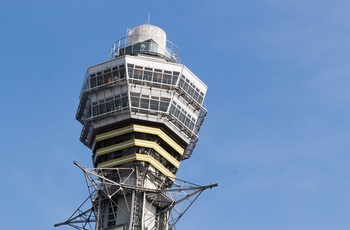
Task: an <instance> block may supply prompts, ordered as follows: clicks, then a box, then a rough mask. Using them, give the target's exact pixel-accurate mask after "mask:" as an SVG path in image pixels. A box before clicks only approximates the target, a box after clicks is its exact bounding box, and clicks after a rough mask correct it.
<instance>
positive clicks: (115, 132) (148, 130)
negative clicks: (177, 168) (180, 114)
mask: <svg viewBox="0 0 350 230" xmlns="http://www.w3.org/2000/svg"><path fill="white" fill-rule="evenodd" d="M131 132H142V133H148V134H154V135H157V136H159V137H160V138H162V139H163V140H164V141H165V142H166V143H168V144H169V145H170V146H171V147H172V148H173V149H175V151H177V152H178V153H179V154H181V155H183V153H184V151H185V150H184V149H183V148H182V147H181V146H180V145H179V144H177V143H176V142H175V141H173V140H172V139H171V138H170V137H169V136H168V135H167V134H166V133H164V132H163V131H162V130H161V129H159V128H153V127H148V126H142V125H129V126H125V127H123V128H120V129H116V130H112V131H109V132H106V133H102V134H99V135H96V138H95V142H99V141H102V140H106V139H109V138H112V137H116V136H120V135H123V134H126V133H131Z"/></svg>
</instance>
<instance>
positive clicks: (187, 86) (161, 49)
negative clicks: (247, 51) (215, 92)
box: [56, 24, 217, 230]
mask: <svg viewBox="0 0 350 230" xmlns="http://www.w3.org/2000/svg"><path fill="white" fill-rule="evenodd" d="M110 55H111V59H110V60H108V61H106V62H103V63H100V64H97V65H94V66H91V67H89V68H88V70H87V73H86V77H85V80H84V83H83V88H82V91H81V95H80V103H79V107H78V110H77V114H76V119H77V120H78V121H79V122H80V123H81V124H82V125H83V129H82V132H81V136H80V141H81V142H82V143H84V144H85V145H86V146H87V147H89V148H90V149H91V151H92V162H93V169H86V168H84V167H82V166H80V165H79V164H78V163H76V164H77V165H78V166H79V167H80V168H81V169H82V170H83V171H84V173H85V177H86V180H87V182H88V188H89V192H90V194H89V197H88V198H89V199H87V200H90V201H91V204H92V205H91V208H89V209H88V210H86V211H82V210H81V208H80V207H79V208H78V210H77V211H76V212H75V213H74V214H73V215H72V216H71V217H70V218H69V219H68V220H67V221H65V222H62V223H60V224H57V225H56V226H59V225H62V224H65V225H71V226H72V227H75V228H76V229H89V228H88V227H90V228H91V229H92V228H94V229H96V230H107V229H113V230H168V229H169V230H170V229H175V223H176V222H177V220H178V219H179V218H180V217H181V216H182V214H183V213H184V212H185V211H186V210H187V209H188V207H189V206H190V205H189V206H188V207H187V208H185V210H184V211H177V210H178V209H177V208H176V205H178V204H179V203H180V202H184V201H190V203H191V204H192V202H193V201H194V200H195V199H194V200H190V198H191V197H192V196H193V197H195V198H197V196H198V195H199V194H200V193H201V192H202V191H203V190H205V189H207V188H212V187H215V186H216V185H217V184H214V185H208V186H197V185H194V184H190V183H185V181H183V180H180V182H179V180H177V179H176V173H177V171H178V169H179V166H180V162H181V161H183V160H185V159H188V158H189V157H190V156H191V155H192V153H193V150H194V148H195V146H196V143H197V141H198V136H197V134H198V131H199V129H200V127H201V125H202V123H203V121H204V118H205V116H206V114H207V111H206V109H205V108H204V107H203V100H204V97H205V94H206V91H207V86H206V85H205V84H204V83H203V82H202V81H201V80H200V79H199V78H198V77H197V76H196V75H195V74H194V73H192V72H191V71H190V70H189V69H188V68H187V67H186V66H185V65H183V64H181V62H180V54H179V50H178V49H177V47H176V46H175V45H174V44H173V43H171V42H169V41H168V40H167V39H166V34H165V32H164V31H163V30H162V29H161V28H159V27H156V26H154V25H150V24H143V25H140V26H136V27H134V28H132V29H130V30H128V32H127V37H125V38H123V39H120V40H119V41H117V42H116V43H115V44H113V46H112V48H111V54H110ZM175 208H176V210H175ZM174 211H176V212H175V214H177V216H176V215H175V216H174V215H173V214H172V212H174ZM91 223H93V224H92V225H91Z"/></svg>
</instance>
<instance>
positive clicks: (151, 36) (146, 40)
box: [110, 24, 181, 63]
mask: <svg viewBox="0 0 350 230" xmlns="http://www.w3.org/2000/svg"><path fill="white" fill-rule="evenodd" d="M127 34H128V36H126V37H124V38H121V39H119V40H118V41H116V42H115V43H114V44H113V46H112V48H111V54H110V56H111V59H114V58H118V57H120V56H123V55H126V54H128V55H139V54H145V55H151V56H157V57H160V58H163V59H165V60H166V61H167V62H172V63H181V57H180V50H179V49H178V48H177V46H176V45H175V44H174V43H172V42H171V41H169V40H167V39H166V34H165V32H164V31H163V30H162V29H161V28H159V27H157V26H153V25H149V24H144V25H140V26H137V27H134V28H132V29H130V30H128V33H127Z"/></svg>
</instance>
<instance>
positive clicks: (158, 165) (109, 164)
mask: <svg viewBox="0 0 350 230" xmlns="http://www.w3.org/2000/svg"><path fill="white" fill-rule="evenodd" d="M133 161H144V162H148V163H150V164H151V165H153V166H154V167H155V168H156V169H158V170H159V171H160V172H161V173H163V174H164V175H165V176H168V177H170V179H171V180H174V179H175V175H174V174H173V173H172V172H170V171H169V170H168V169H167V168H165V167H164V166H163V165H162V164H161V163H159V162H158V161H157V160H156V159H154V158H153V157H152V156H149V155H143V154H131V155H128V156H125V157H120V158H117V159H113V160H110V161H105V162H103V163H100V164H98V165H97V167H98V168H110V167H113V166H118V165H122V164H126V163H129V162H133Z"/></svg>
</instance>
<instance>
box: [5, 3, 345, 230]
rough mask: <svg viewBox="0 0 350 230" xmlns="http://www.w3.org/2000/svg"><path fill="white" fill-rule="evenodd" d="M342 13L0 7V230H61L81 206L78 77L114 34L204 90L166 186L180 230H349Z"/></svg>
mask: <svg viewBox="0 0 350 230" xmlns="http://www.w3.org/2000/svg"><path fill="white" fill-rule="evenodd" d="M349 12H350V1H348V0H283V1H281V0H279V1H277V0H260V1H258V0H250V1H247V0H215V1H213V0H201V1H199V0H198V1H183V0H178V1H160V0H158V1H116V0H113V1H112V0H98V1H97V0H95V1H92V0H49V1H48V0H7V1H6V0H1V1H0V79H1V83H0V111H1V113H0V118H1V119H0V120H1V128H0V130H1V132H0V162H1V167H2V169H1V174H0V184H1V189H0V204H1V205H0V220H1V221H0V229H14V230H16V229H24V228H25V229H35V230H47V229H57V230H59V229H62V230H68V229H71V228H68V227H61V228H54V227H53V225H54V224H55V223H58V222H61V221H64V220H66V219H67V218H68V217H69V216H70V215H71V214H72V213H73V211H75V209H76V208H77V207H78V206H79V205H80V204H81V202H82V201H83V200H84V199H85V198H86V197H87V195H88V193H87V188H86V185H85V180H84V177H83V173H82V172H81V171H80V170H79V169H78V168H77V167H76V166H74V165H73V163H72V162H73V160H76V161H78V162H79V163H80V164H82V165H84V166H86V167H91V157H90V155H91V153H90V150H89V149H88V148H87V147H84V146H83V144H81V143H80V142H79V136H80V131H81V125H80V123H78V122H77V121H76V120H75V113H76V109H77V106H78V101H79V93H80V90H81V86H82V83H83V79H84V76H85V72H86V69H87V68H88V67H89V66H91V65H94V64H97V63H100V62H103V61H106V60H109V51H110V47H111V46H112V44H113V43H114V42H115V41H116V40H118V39H119V38H122V37H124V36H125V33H126V29H127V28H131V27H134V26H137V25H139V24H143V23H146V22H147V17H148V14H150V15H151V24H154V25H156V26H159V27H161V28H163V29H164V30H165V31H166V33H167V36H168V39H169V40H171V41H172V42H174V43H175V44H176V45H177V46H178V47H179V49H180V51H181V56H182V63H184V64H185V65H186V66H187V67H188V68H189V69H191V70H192V71H193V72H194V73H195V74H196V75H197V76H198V77H199V78H200V79H202V80H203V81H204V82H205V83H206V84H207V85H208V93H207V97H206V101H205V103H206V107H207V109H208V111H209V113H208V116H207V118H206V120H205V122H204V125H203V127H202V129H201V131H200V135H199V136H200V141H199V143H198V145H197V148H196V149H195V152H194V154H193V156H192V157H191V158H190V159H189V160H187V161H185V162H183V163H182V164H181V167H180V170H179V172H178V177H179V178H182V179H185V180H189V181H192V182H194V183H197V184H203V185H205V184H209V183H210V182H213V183H215V182H218V183H219V187H217V188H215V189H212V190H207V191H205V192H204V193H203V194H202V195H201V196H200V197H199V199H198V200H197V201H196V202H195V204H194V205H193V206H192V207H191V208H190V209H189V211H188V212H187V213H186V215H185V216H184V217H183V218H182V219H181V220H180V222H179V223H178V225H177V228H178V229H179V230H187V229H190V230H192V229H201V230H209V229H210V230H212V229H237V230H281V229H283V230H310V229H317V230H330V229H332V230H333V229H337V230H348V229H349V228H350V195H349V194H350V167H349V166H350V120H349V118H350V90H349V89H350V13H349Z"/></svg>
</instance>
